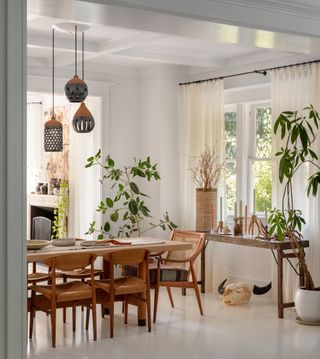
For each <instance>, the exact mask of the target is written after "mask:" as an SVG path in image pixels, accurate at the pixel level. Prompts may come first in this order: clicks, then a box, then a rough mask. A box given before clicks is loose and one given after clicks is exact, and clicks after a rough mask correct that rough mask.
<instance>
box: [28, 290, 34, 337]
mask: <svg viewBox="0 0 320 359" xmlns="http://www.w3.org/2000/svg"><path fill="white" fill-rule="evenodd" d="M34 295H35V293H34V291H31V298H30V305H31V309H30V323H29V338H30V339H31V338H32V333H33V322H34V317H35V311H34V309H33V297H34Z"/></svg>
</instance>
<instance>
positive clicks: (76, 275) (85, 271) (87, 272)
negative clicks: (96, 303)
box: [59, 268, 104, 332]
mask: <svg viewBox="0 0 320 359" xmlns="http://www.w3.org/2000/svg"><path fill="white" fill-rule="evenodd" d="M103 273H104V271H103V269H95V270H94V275H95V277H100V278H102V275H103ZM59 276H60V277H61V278H62V280H63V283H67V282H68V280H70V279H71V280H81V281H82V282H85V281H86V279H90V278H91V269H90V268H82V269H76V270H67V271H60V272H59ZM83 308H84V307H83V306H81V310H82V311H83ZM101 310H102V309H101ZM88 315H89V313H88V309H87V316H88ZM66 319H67V308H63V323H66ZM86 323H87V324H86V329H88V320H86ZM72 329H73V331H74V332H75V331H76V306H73V307H72Z"/></svg>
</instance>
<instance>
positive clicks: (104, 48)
mask: <svg viewBox="0 0 320 359" xmlns="http://www.w3.org/2000/svg"><path fill="white" fill-rule="evenodd" d="M160 38H163V35H159V34H154V33H146V32H144V33H138V34H134V35H131V36H127V37H124V38H121V39H116V40H110V41H107V42H104V43H100V44H99V46H98V47H97V51H96V52H92V53H88V54H86V56H85V61H90V60H94V59H96V58H99V57H102V56H106V55H112V54H115V53H117V52H119V51H123V50H128V49H131V48H134V47H137V46H142V45H145V44H147V43H149V42H150V41H153V40H158V39H160ZM85 47H86V45H85ZM73 61H74V59H73V58H70V57H69V58H65V56H62V55H60V56H57V59H56V66H57V67H64V66H68V65H71V64H72V63H73Z"/></svg>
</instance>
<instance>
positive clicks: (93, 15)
mask: <svg viewBox="0 0 320 359" xmlns="http://www.w3.org/2000/svg"><path fill="white" fill-rule="evenodd" d="M104 1H105V0H104ZM136 1H137V0H134V1H133V0H132V4H131V5H129V2H127V3H126V4H124V3H122V5H124V6H113V5H114V4H116V3H117V1H108V3H109V4H110V3H112V4H113V5H106V4H97V3H96V1H92V2H88V1H79V0H29V1H28V14H31V15H38V16H45V17H51V18H56V19H57V18H58V19H61V20H67V21H79V22H84V23H93V24H94V23H95V24H101V25H108V26H117V27H123V28H127V29H134V30H139V31H149V32H157V33H162V34H170V35H176V36H186V37H192V38H201V39H206V40H209V41H218V42H221V43H225V44H236V45H239V46H247V47H256V48H272V49H275V50H280V51H292V52H297V53H305V54H316V52H315V51H317V49H318V48H319V43H320V39H319V38H318V37H316V36H320V30H319V26H318V22H319V19H318V18H317V19H312V21H311V19H310V18H308V19H306V18H303V16H300V18H296V17H295V21H289V20H288V19H289V18H290V14H283V13H282V14H278V13H277V12H274V11H272V12H271V13H270V14H269V16H267V15H266V13H264V17H262V13H263V12H261V11H260V13H259V16H253V15H251V16H250V13H251V12H252V11H253V7H252V8H250V6H243V4H242V2H244V0H241V4H239V5H237V4H236V3H233V4H231V3H230V1H231V0H230V1H221V0H219V1H217V0H211V1H208V0H197V4H195V2H194V0H192V1H191V0H188V1H187V0H184V1H183V2H184V3H185V5H183V6H181V5H179V9H180V11H182V10H183V9H184V11H186V9H187V8H188V6H189V7H190V6H192V7H193V8H194V16H193V17H191V15H189V16H188V15H185V16H187V17H182V16H176V15H179V14H178V13H176V14H175V15H173V14H174V13H175V11H173V10H172V8H174V7H177V6H178V5H177V4H178V3H179V4H180V3H181V1H182V0H177V1H162V2H161V3H160V1H158V5H159V6H160V7H163V11H161V10H160V8H159V7H158V11H157V12H151V11H148V9H147V5H146V6H145V9H144V10H142V9H137V8H133V7H134V4H133V2H136ZM155 1H156V0H153V1H152V2H153V3H154V2H155ZM101 2H102V0H101ZM148 2H151V0H148ZM198 2H201V3H204V2H206V6H205V5H203V7H201V6H199V4H198ZM246 2H248V1H246ZM274 3H275V2H274ZM118 4H119V5H121V4H120V3H118ZM209 4H210V6H209ZM126 5H127V6H126ZM130 7H131V8H130ZM164 7H168V8H171V9H170V10H168V12H167V13H164V12H165V11H164ZM221 7H223V8H224V10H225V12H224V14H225V15H226V14H227V15H228V16H231V17H233V18H234V21H222V17H221V18H220V19H219V17H220V16H222V15H221V14H222V12H221V13H220V15H219V16H218V15H217V13H216V12H215V11H214V8H215V9H220V8H221ZM204 8H208V11H207V12H206V15H207V17H203V16H202V17H201V16H196V15H195V14H196V13H197V12H199V11H204ZM228 8H229V10H228V11H227V9H228ZM231 9H233V11H230V10H231ZM255 9H256V10H257V7H255ZM149 10H151V8H150V9H149ZM159 10H160V12H159ZM251 10H252V11H251ZM250 11H251V12H250ZM161 12H162V13H161ZM181 14H182V13H181V12H180V15H181ZM286 15H287V16H286ZM309 15H310V14H309ZM214 16H217V17H216V18H214ZM240 16H242V17H243V18H244V17H246V18H247V19H248V21H250V20H252V21H255V22H256V25H255V26H248V24H247V25H246V24H245V22H244V20H243V21H242V22H241V21H238V19H239V18H240ZM282 17H286V18H287V20H286V21H285V22H284V21H280V20H279V19H280V18H282ZM257 19H259V20H257ZM315 21H316V24H315ZM302 22H303V24H302ZM223 23H224V24H223ZM298 23H299V24H300V23H301V24H300V25H301V26H300V25H298ZM264 24H267V25H268V26H264ZM311 24H312V25H311ZM281 25H288V26H289V27H290V29H291V30H292V31H289V28H288V31H287V33H285V32H286V31H285V29H284V28H281V29H280V27H281ZM303 25H306V26H303ZM274 29H277V30H276V31H273V30H274ZM311 30H312V31H311ZM290 32H291V34H290ZM299 33H301V34H303V35H302V36H300V35H299ZM265 40H267V41H265ZM287 44H290V49H288V48H287ZM315 48H316V50H315Z"/></svg>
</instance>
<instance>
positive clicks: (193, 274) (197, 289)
mask: <svg viewBox="0 0 320 359" xmlns="http://www.w3.org/2000/svg"><path fill="white" fill-rule="evenodd" d="M190 270H191V276H192V282H193V286H194V291H195V293H196V297H197V302H198V307H199V311H200V314H201V315H203V310H202V304H201V297H200V291H199V287H198V282H197V277H196V274H195V272H194V269H193V266H192V265H191V266H190Z"/></svg>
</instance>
